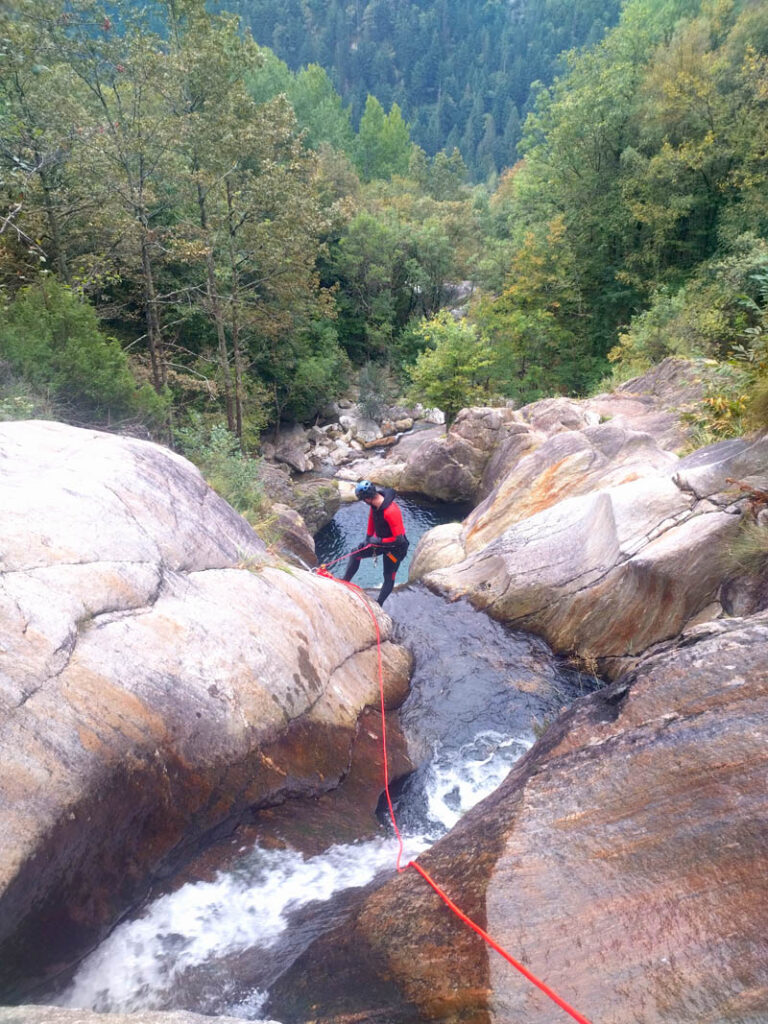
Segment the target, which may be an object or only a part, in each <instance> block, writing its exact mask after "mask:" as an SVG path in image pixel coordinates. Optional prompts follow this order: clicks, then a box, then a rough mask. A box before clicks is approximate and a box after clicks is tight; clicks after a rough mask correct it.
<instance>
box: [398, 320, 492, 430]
mask: <svg viewBox="0 0 768 1024" xmlns="http://www.w3.org/2000/svg"><path fill="white" fill-rule="evenodd" d="M419 332H420V333H421V335H422V337H423V338H424V342H425V344H426V346H427V347H426V348H425V349H424V351H423V352H422V353H421V355H420V356H419V357H418V359H417V360H416V362H415V363H414V365H413V366H411V367H409V368H408V374H409V376H410V379H411V385H412V386H411V390H410V397H411V398H412V399H413V400H414V401H417V402H423V403H424V404H425V405H428V406H437V407H438V408H440V409H442V410H443V412H444V413H445V422H446V429H447V427H449V426H450V424H451V423H452V422H453V421H454V420H455V419H456V416H457V415H458V413H459V412H460V411H461V410H462V409H463V408H465V407H466V406H469V405H472V404H478V403H484V402H487V401H488V400H489V397H490V390H489V381H490V374H491V368H492V367H493V363H494V355H493V351H492V349H491V347H490V345H489V344H488V343H487V341H485V339H483V338H482V337H481V336H480V335H479V334H478V331H477V328H475V327H474V326H472V325H471V324H468V323H466V322H465V321H456V320H454V319H453V317H452V316H451V315H450V313H447V312H442V313H438V314H437V315H436V316H434V317H433V318H432V319H431V320H424V321H423V322H422V324H421V326H420V327H419Z"/></svg>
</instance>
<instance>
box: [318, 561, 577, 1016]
mask: <svg viewBox="0 0 768 1024" xmlns="http://www.w3.org/2000/svg"><path fill="white" fill-rule="evenodd" d="M353 553H354V552H353ZM342 557H344V556H342ZM336 561H339V562H340V561H341V558H338V559H336ZM328 564H333V563H326V564H325V565H321V566H320V567H319V568H318V569H316V570H315V572H316V574H317V575H318V576H324V577H326V579H331V580H335V581H336V583H341V584H342V585H343V586H345V587H348V588H349V589H350V590H354V591H356V592H357V593H358V594H359V595H360V596H361V597H362V599H363V602H364V604H365V608H366V610H367V612H368V614H369V615H370V617H371V621H372V622H373V628H374V630H375V631H376V654H377V659H378V673H379V696H380V699H381V743H382V747H383V753H384V792H385V793H386V796H387V807H388V808H389V817H390V820H391V822H392V827H393V828H394V830H395V835H396V836H397V842H398V850H397V871H398V873H402V872H403V871H406V870H407V869H408V868H413V869H414V871H417V872H418V873H419V874H420V875H421V877H422V878H423V879H424V881H425V882H426V883H427V885H429V886H430V887H431V888H432V889H434V891H435V892H436V893H437V895H438V896H439V897H440V899H441V900H442V901H443V903H445V905H446V906H447V907H448V908H449V910H452V911H453V913H454V914H455V915H456V916H457V917H458V918H459V920H461V921H463V922H464V924H465V925H467V927H468V928H471V929H472V931H473V932H476V933H477V934H478V935H479V936H480V938H481V939H483V941H484V942H486V943H487V944H488V945H489V946H490V947H491V949H493V950H495V951H496V952H497V953H498V954H499V956H501V957H503V958H504V959H505V960H506V961H507V963H508V964H511V966H512V967H514V968H515V970H517V971H519V972H520V973H521V974H522V975H523V977H524V978H527V979H528V981H530V982H531V984H533V985H535V986H536V987H537V988H538V989H540V990H541V991H542V992H543V993H544V994H545V995H547V996H549V998H550V999H551V1000H552V1001H553V1002H554V1003H557V1005H558V1006H559V1007H560V1008H561V1009H562V1010H565V1012H566V1013H567V1014H569V1015H570V1016H571V1017H572V1018H573V1019H574V1020H575V1021H578V1022H579V1024H590V1021H589V1020H587V1018H586V1017H584V1016H583V1015H582V1014H580V1013H579V1011H578V1010H574V1008H573V1007H572V1006H569V1004H568V1003H566V1001H565V1000H564V999H561V998H560V996H559V995H558V994H557V993H556V992H554V991H553V990H552V989H551V988H550V987H549V986H548V985H545V984H544V982H543V981H541V979H540V978H537V977H536V975H535V974H532V973H531V972H530V971H529V970H528V969H527V968H526V967H524V966H523V965H522V964H521V963H520V962H519V961H518V960H515V958H514V957H513V956H512V955H511V954H509V953H508V952H507V951H506V950H505V949H504V948H503V947H502V946H500V945H499V944H498V943H497V942H496V941H494V939H492V938H491V936H490V935H489V934H488V932H486V931H485V930H484V929H482V928H481V927H480V925H479V924H476V923H475V922H474V921H473V920H472V919H471V918H470V917H467V915H466V914H465V913H464V912H463V911H462V910H460V909H459V908H458V907H457V906H456V904H455V903H454V902H453V900H451V899H450V897H449V896H448V895H447V894H446V893H445V892H444V891H443V890H442V889H441V888H440V886H439V885H438V884H437V882H436V881H435V880H434V879H433V878H432V877H431V875H429V874H428V872H426V871H425V870H424V868H422V867H421V865H419V864H417V863H416V861H415V860H409V861H408V863H407V864H406V865H405V867H403V866H402V865H401V863H400V862H401V859H402V856H403V837H402V836H401V835H400V829H399V828H398V827H397V821H396V819H395V809H394V807H393V806H392V798H391V796H390V794H389V764H388V760H387V716H386V713H385V709H384V667H383V664H382V658H381V632H380V630H379V621H378V619H377V618H376V613H375V612H374V610H373V608H372V607H371V602H370V600H369V599H368V595H367V594H366V593H365V591H364V590H362V589H361V588H360V587H358V586H357V584H356V583H350V582H348V581H347V580H339V579H336V577H335V576H334V575H333V574H332V573H330V572H328V570H327V565H328Z"/></svg>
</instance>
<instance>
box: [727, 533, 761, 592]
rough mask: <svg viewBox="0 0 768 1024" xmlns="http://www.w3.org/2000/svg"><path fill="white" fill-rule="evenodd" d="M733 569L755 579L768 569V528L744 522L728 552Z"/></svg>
mask: <svg viewBox="0 0 768 1024" xmlns="http://www.w3.org/2000/svg"><path fill="white" fill-rule="evenodd" d="M728 557H729V561H730V562H731V564H732V567H733V568H735V569H738V570H739V571H740V572H742V573H744V574H745V575H747V576H751V577H753V578H759V577H761V576H763V574H764V573H765V571H766V569H768V527H766V526H763V525H761V524H760V523H756V522H750V521H749V520H746V519H745V520H743V521H742V525H741V529H740V530H739V532H738V533H737V534H736V536H735V537H734V539H733V540H732V541H731V544H730V547H729V550H728Z"/></svg>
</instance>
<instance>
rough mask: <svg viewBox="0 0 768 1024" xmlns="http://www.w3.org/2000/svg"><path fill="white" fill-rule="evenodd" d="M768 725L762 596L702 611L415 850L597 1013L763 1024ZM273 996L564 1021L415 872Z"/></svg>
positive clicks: (278, 1001) (489, 923) (378, 897)
mask: <svg viewBox="0 0 768 1024" xmlns="http://www.w3.org/2000/svg"><path fill="white" fill-rule="evenodd" d="M767 741H768V613H762V614H760V615H758V616H755V617H752V618H751V619H734V620H728V621H725V620H724V621H721V622H716V623H711V624H709V625H708V626H706V627H699V628H698V629H697V630H696V631H695V632H694V633H693V634H692V635H691V636H689V637H688V638H687V640H686V641H685V643H684V644H683V645H682V646H680V647H677V646H676V645H674V644H673V645H670V646H669V648H668V649H663V648H659V649H658V650H656V651H655V652H654V653H652V654H650V655H648V656H647V657H646V658H644V659H643V660H642V661H641V662H640V664H639V665H638V666H637V668H636V669H635V671H634V672H633V673H632V674H631V675H628V676H626V677H625V678H624V679H622V680H620V681H619V682H617V683H615V684H614V685H613V686H610V687H608V688H606V689H604V690H602V691H598V692H597V693H595V694H593V695H591V696H589V697H586V698H583V699H581V700H579V701H577V703H576V704H575V705H574V706H573V707H572V708H571V709H570V710H569V711H568V712H566V713H565V714H564V715H562V716H561V717H560V718H559V719H558V720H557V721H556V722H555V723H553V724H552V725H551V726H550V728H549V729H548V730H547V732H545V734H544V735H543V736H542V738H541V739H540V741H539V742H538V743H537V744H536V746H535V747H534V748H533V749H532V750H531V751H530V752H529V753H528V754H527V755H526V757H525V758H523V760H522V761H520V762H518V765H517V766H516V767H515V768H514V769H513V771H512V772H511V773H510V775H509V776H508V778H507V779H506V781H505V782H504V783H503V784H502V785H501V787H500V788H499V789H498V790H497V791H496V792H495V793H494V794H493V795H492V796H490V797H489V798H488V799H486V800H485V801H483V803H481V804H479V805H478V806H477V807H476V808H474V809H473V810H472V811H471V812H470V813H469V814H468V815H467V816H466V817H465V818H464V819H463V820H462V821H461V822H460V823H459V824H458V825H457V826H456V828H454V829H453V831H452V832H451V833H450V834H449V835H448V836H446V837H445V838H444V839H442V840H441V841H440V842H439V843H437V844H436V845H435V846H434V847H433V848H432V849H431V850H430V851H429V852H428V853H427V854H425V855H423V856H422V857H420V858H419V863H420V864H421V865H422V866H423V867H424V869H425V870H426V871H428V872H429V874H430V875H431V876H432V877H433V878H434V879H435V881H436V882H437V883H438V884H439V885H441V886H442V887H443V888H444V889H445V890H446V891H447V892H448V894H449V895H450V897H451V898H452V899H453V900H454V901H455V902H456V903H457V905H458V906H459V907H460V909H461V910H462V911H464V912H465V913H467V914H468V915H469V916H470V917H471V918H472V919H473V920H474V921H475V922H476V923H477V924H479V925H480V926H481V927H483V928H485V929H486V930H487V931H488V932H489V933H490V935H491V936H492V937H493V938H494V940H495V941H497V942H498V943H500V944H501V946H502V947H503V948H505V949H506V950H507V951H508V952H509V953H510V954H511V955H512V956H513V957H515V958H517V959H518V960H520V961H522V963H523V964H524V965H525V966H526V967H527V968H528V969H529V970H530V971H532V972H533V973H534V974H535V975H537V976H538V977H540V978H542V979H543V980H544V981H545V982H546V983H547V984H548V985H549V986H550V987H551V988H553V989H554V990H555V992H557V993H558V994H559V995H560V996H561V997H562V998H563V999H565V1000H566V1001H567V1002H568V1003H570V1004H571V1005H572V1006H573V1007H575V1009H577V1010H578V1011H579V1012H580V1013H582V1014H583V1015H585V1016H586V1017H588V1018H589V1019H590V1020H592V1021H600V1022H604V1024H640V1022H642V1024H702V1022H704V1021H707V1022H713V1024H714V1022H717V1024H764V1022H765V1020H766V1019H768V958H766V956H765V907H766V905H767V901H768V825H767V824H766V823H767V822H768V742H767ZM386 977H391V978H392V979H393V980H392V983H391V985H390V986H389V990H388V991H382V986H381V979H382V978H386ZM352 979H354V982H355V988H354V991H355V992H356V993H357V998H356V1000H354V1001H350V998H349V996H348V995H345V994H344V992H345V991H348V990H344V991H343V990H342V989H343V985H344V982H346V983H350V981H351V980H352ZM310 1007H311V1013H310ZM269 1009H270V1012H271V1013H273V1014H274V1015H275V1016H278V1017H279V1019H280V1020H283V1021H285V1022H286V1024H291V1022H293V1021H301V1020H306V1019H307V1017H308V1016H310V1015H311V1017H312V1019H314V1020H316V1021H322V1022H326V1021H327V1022H330V1021H331V1020H335V1019H337V1017H336V1014H338V1013H341V1012H344V1013H348V1014H350V1017H349V1019H354V1020H355V1021H359V1022H363V1021H365V1022H373V1021H380V1020H387V1021H388V1022H390V1024H400V1022H410V1021H413V1020H420V1021H446V1022H448V1021H450V1022H457V1021H460V1020H461V1021H476V1022H488V1024H510V1022H513V1021H525V1022H526V1024H554V1022H555V1021H560V1020H567V1019H568V1018H567V1017H566V1016H565V1015H564V1014H563V1012H562V1011H561V1010H560V1009H558V1008H557V1007H556V1006H555V1004H554V1003H552V1002H551V1001H550V1000H549V999H548V998H546V997H545V996H544V995H543V994H542V993H541V992H540V991H539V990H538V989H536V988H535V987H533V986H532V985H531V984H530V983H529V982H527V981H526V980H525V979H524V978H523V977H521V975H520V974H519V973H518V972H517V971H515V970H514V969H513V968H512V967H511V966H510V965H509V964H507V963H506V962H505V961H504V960H503V959H502V958H501V957H499V956H498V955H497V954H495V953H494V952H492V951H491V950H490V949H489V947H488V946H486V945H485V943H484V942H483V941H482V940H481V939H480V938H479V937H478V936H477V935H475V934H474V933H473V932H471V931H470V930H469V929H467V928H466V927H465V926H464V925H463V924H462V923H461V922H460V921H458V920H457V919H456V918H455V917H454V916H453V915H452V914H450V913H449V912H448V911H447V910H446V908H445V906H444V905H443V903H442V902H441V901H440V900H439V898H438V897H437V896H436V895H435V894H434V893H433V892H432V890H431V889H430V888H429V887H428V886H427V885H426V883H425V882H424V881H423V880H422V879H421V878H420V877H419V876H418V875H417V874H416V872H415V871H413V870H412V869H411V870H408V871H406V872H405V873H404V874H403V875H400V876H399V877H397V878H396V879H395V880H393V881H391V882H388V883H387V884H386V885H385V886H383V887H382V888H381V889H379V890H377V891H376V892H375V893H373V894H371V895H368V896H366V897H365V898H364V899H363V902H362V904H361V907H360V909H359V911H358V912H357V913H356V915H355V916H354V917H353V919H352V920H351V921H350V922H348V923H347V924H346V925H345V927H344V929H343V930H340V931H338V932H336V933H332V934H330V935H328V936H325V937H323V938H322V939H321V940H319V941H318V942H316V943H315V945H314V946H313V947H310V949H309V950H307V952H306V953H305V954H304V956H303V957H302V958H301V960H300V961H299V962H298V963H297V964H296V965H295V966H294V967H293V968H292V969H291V970H290V971H289V972H288V974H287V975H286V976H285V977H284V978H283V979H281V981H280V982H279V984H278V986H276V987H275V988H274V989H273V991H272V1002H271V1003H270V1006H269Z"/></svg>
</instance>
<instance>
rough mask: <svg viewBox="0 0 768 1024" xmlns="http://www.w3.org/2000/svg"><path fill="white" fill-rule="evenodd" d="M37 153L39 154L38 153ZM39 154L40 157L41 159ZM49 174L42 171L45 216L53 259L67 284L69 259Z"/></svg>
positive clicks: (69, 280)
mask: <svg viewBox="0 0 768 1024" xmlns="http://www.w3.org/2000/svg"><path fill="white" fill-rule="evenodd" d="M36 155H37V154H36ZM37 156H38V159H41V158H40V157H39V155H37ZM46 178H47V175H46V174H45V173H44V172H43V171H40V184H41V186H42V189H43V195H44V196H45V216H46V219H47V221H48V231H49V232H50V235H51V244H52V245H53V254H52V255H53V261H54V263H55V264H56V269H57V271H58V273H59V277H60V278H61V280H62V281H64V283H65V284H71V283H72V279H71V277H70V274H69V267H68V266H67V260H66V257H65V256H64V249H63V248H62V245H61V232H60V231H59V218H58V217H57V216H56V210H55V209H54V207H53V196H52V195H51V187H50V185H49V184H48V182H47V180H46Z"/></svg>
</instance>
